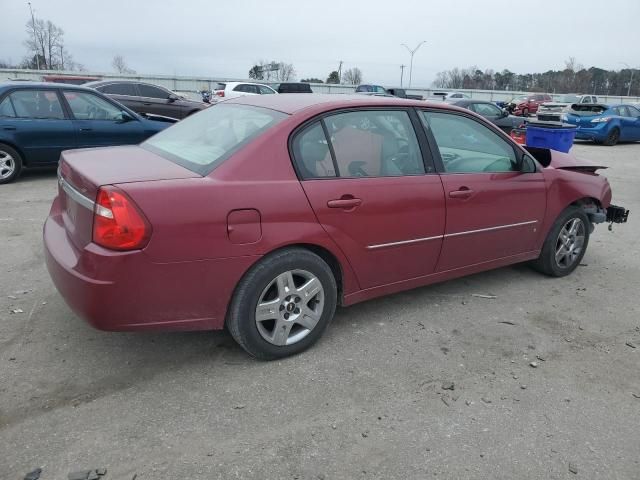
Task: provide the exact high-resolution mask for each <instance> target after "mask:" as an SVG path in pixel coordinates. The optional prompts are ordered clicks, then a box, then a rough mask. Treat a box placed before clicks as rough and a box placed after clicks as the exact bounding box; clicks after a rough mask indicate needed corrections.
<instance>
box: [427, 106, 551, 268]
mask: <svg viewBox="0 0 640 480" xmlns="http://www.w3.org/2000/svg"><path fill="white" fill-rule="evenodd" d="M421 115H422V118H423V120H424V123H425V125H426V126H427V130H428V132H429V136H430V138H431V140H432V141H435V143H436V145H437V147H438V148H437V151H438V153H439V156H440V160H441V165H440V169H441V179H442V184H443V186H444V193H445V197H446V204H447V226H446V231H445V235H444V242H443V245H442V254H441V256H440V261H439V263H438V267H437V271H447V270H453V269H456V268H461V267H465V266H470V265H474V264H479V263H483V262H489V261H492V260H498V259H502V258H508V257H512V256H515V255H518V254H523V253H527V252H531V251H533V250H535V242H536V238H537V235H538V233H537V232H538V231H539V228H540V227H541V225H542V221H543V218H544V213H545V209H546V187H545V182H544V176H543V174H542V173H541V172H539V171H533V170H535V163H534V162H533V160H531V159H527V160H526V163H527V165H528V166H529V169H528V170H529V171H530V172H531V173H523V169H522V168H521V162H520V161H519V160H518V158H517V155H518V154H519V153H520V152H519V150H517V149H515V148H514V146H513V145H512V144H511V142H510V141H509V140H508V139H507V138H504V136H503V135H502V134H499V133H498V132H496V131H495V130H494V129H493V128H491V127H489V126H487V125H485V124H483V123H481V122H480V121H478V120H476V119H475V118H471V117H469V116H467V115H462V114H458V113H455V112H451V113H445V112H434V111H423V112H421Z"/></svg>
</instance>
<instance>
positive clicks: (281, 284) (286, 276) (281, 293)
mask: <svg viewBox="0 0 640 480" xmlns="http://www.w3.org/2000/svg"><path fill="white" fill-rule="evenodd" d="M276 284H277V285H278V297H279V299H280V300H282V299H283V298H285V297H286V296H288V295H291V292H293V291H294V290H295V288H296V286H295V284H294V283H293V274H292V273H291V272H289V271H287V272H284V273H282V274H280V275H278V278H277V279H276Z"/></svg>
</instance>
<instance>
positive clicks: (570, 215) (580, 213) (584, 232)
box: [531, 205, 591, 277]
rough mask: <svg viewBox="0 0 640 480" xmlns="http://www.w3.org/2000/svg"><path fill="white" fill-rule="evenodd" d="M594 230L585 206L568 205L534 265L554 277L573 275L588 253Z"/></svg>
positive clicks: (556, 222) (554, 225) (557, 220)
mask: <svg viewBox="0 0 640 480" xmlns="http://www.w3.org/2000/svg"><path fill="white" fill-rule="evenodd" d="M590 230H591V224H590V222H589V217H587V214H586V213H584V210H583V209H582V208H581V207H577V206H575V205H572V206H570V207H568V208H566V209H565V210H564V211H563V212H562V213H561V214H560V215H559V216H558V218H557V219H556V221H555V222H554V224H553V226H552V227H551V230H550V231H549V234H548V235H547V238H546V239H545V241H544V244H543V245H542V250H541V252H540V256H539V257H538V258H537V259H536V260H534V261H533V262H531V266H532V267H533V268H535V269H536V270H538V271H539V272H542V273H544V274H545V275H549V276H551V277H564V276H565V275H569V274H570V273H571V272H573V271H574V270H575V269H576V268H577V267H578V265H579V264H580V262H581V261H582V258H583V257H584V254H585V252H586V250H587V246H588V245H589V232H590Z"/></svg>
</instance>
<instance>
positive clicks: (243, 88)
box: [215, 82, 278, 98]
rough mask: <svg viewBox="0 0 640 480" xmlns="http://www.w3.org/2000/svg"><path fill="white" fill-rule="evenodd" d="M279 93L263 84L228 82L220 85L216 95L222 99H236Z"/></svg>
mask: <svg viewBox="0 0 640 480" xmlns="http://www.w3.org/2000/svg"><path fill="white" fill-rule="evenodd" d="M271 93H276V94H277V93H278V92H276V91H275V90H274V89H273V88H271V87H269V86H267V85H262V84H261V83H249V82H227V83H218V88H217V89H216V90H215V94H216V95H217V96H218V97H220V98H235V97H241V96H243V95H267V94H271Z"/></svg>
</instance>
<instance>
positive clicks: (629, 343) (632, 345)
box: [625, 342, 636, 348]
mask: <svg viewBox="0 0 640 480" xmlns="http://www.w3.org/2000/svg"><path fill="white" fill-rule="evenodd" d="M625 345H626V346H627V347H631V348H636V344H635V343H633V342H627V343H625Z"/></svg>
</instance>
